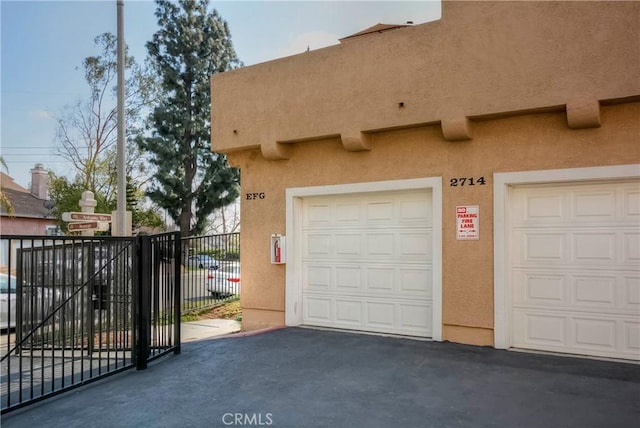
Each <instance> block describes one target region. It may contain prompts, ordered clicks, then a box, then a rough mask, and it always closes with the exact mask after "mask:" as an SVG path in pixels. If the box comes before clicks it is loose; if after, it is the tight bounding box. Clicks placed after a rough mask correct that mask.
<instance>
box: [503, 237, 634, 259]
mask: <svg viewBox="0 0 640 428" xmlns="http://www.w3.org/2000/svg"><path fill="white" fill-rule="evenodd" d="M600 229H601V228H591V229H586V228H579V229H578V228H576V229H575V230H573V231H565V232H562V231H560V230H558V231H548V230H539V229H537V228H534V229H533V230H522V229H520V228H519V229H516V230H513V231H512V234H511V237H512V242H514V245H513V247H512V248H513V252H512V266H514V267H527V266H531V267H536V266H539V265H540V264H541V263H543V264H545V266H548V267H552V266H567V265H569V266H576V265H581V266H585V267H587V268H588V267H594V268H601V267H610V266H612V265H619V266H620V268H625V267H626V268H629V267H632V268H633V267H637V266H638V264H639V263H640V233H636V232H627V231H625V230H622V229H621V230H613V231H611V230H610V229H611V228H607V229H609V230H607V231H605V230H600Z"/></svg>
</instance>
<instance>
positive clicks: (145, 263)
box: [136, 236, 151, 370]
mask: <svg viewBox="0 0 640 428" xmlns="http://www.w3.org/2000/svg"><path fill="white" fill-rule="evenodd" d="M137 240H138V245H136V249H137V254H136V257H137V259H138V281H137V284H136V288H137V291H138V302H137V303H138V305H137V306H138V308H137V320H136V324H137V329H138V334H137V341H138V343H137V344H136V348H137V350H138V352H137V354H136V369H137V370H144V369H146V368H147V360H148V359H149V354H150V349H149V337H150V335H149V333H150V332H149V330H150V323H151V238H150V237H149V236H139V237H138V238H137Z"/></svg>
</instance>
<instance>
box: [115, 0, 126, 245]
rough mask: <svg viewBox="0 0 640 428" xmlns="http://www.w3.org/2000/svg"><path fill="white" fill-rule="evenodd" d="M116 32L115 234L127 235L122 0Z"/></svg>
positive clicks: (121, 0) (119, 5)
mask: <svg viewBox="0 0 640 428" xmlns="http://www.w3.org/2000/svg"><path fill="white" fill-rule="evenodd" d="M116 5H117V12H118V14H117V26H118V28H117V34H118V44H117V49H118V55H117V61H118V64H117V69H118V75H117V77H118V94H117V97H118V100H117V101H118V106H117V108H118V143H117V153H116V173H117V176H118V180H117V192H118V200H117V206H116V209H117V210H116V217H117V221H116V230H115V231H112V233H113V232H115V235H116V236H127V235H129V234H130V231H127V229H128V228H127V213H126V210H127V169H126V163H125V138H126V134H125V116H124V113H125V111H124V110H125V106H124V102H125V91H124V90H125V87H124V85H125V83H124V68H125V52H124V0H117V1H116Z"/></svg>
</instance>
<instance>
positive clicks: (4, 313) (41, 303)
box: [0, 273, 61, 330]
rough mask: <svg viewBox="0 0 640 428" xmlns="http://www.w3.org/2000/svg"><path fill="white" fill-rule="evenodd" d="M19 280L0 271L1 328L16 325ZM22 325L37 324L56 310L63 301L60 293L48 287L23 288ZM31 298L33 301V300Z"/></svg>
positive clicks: (9, 327)
mask: <svg viewBox="0 0 640 428" xmlns="http://www.w3.org/2000/svg"><path fill="white" fill-rule="evenodd" d="M17 285H18V280H17V278H16V277H15V276H13V275H7V274H6V273H0V329H2V330H5V329H11V328H15V327H16V313H17V310H18V308H17V301H18V300H17V294H16V293H17V288H18V287H17ZM22 293H23V297H22V298H23V299H26V300H25V301H23V313H22V317H23V318H22V325H27V326H34V327H35V326H36V325H37V324H39V323H40V322H42V321H43V320H45V319H47V317H49V315H50V314H51V313H52V312H53V311H54V305H55V304H59V303H60V301H61V297H60V293H59V292H54V291H53V290H52V289H50V288H47V287H29V286H24V288H23V291H22ZM31 299H32V300H33V302H31Z"/></svg>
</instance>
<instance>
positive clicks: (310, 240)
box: [301, 190, 433, 337]
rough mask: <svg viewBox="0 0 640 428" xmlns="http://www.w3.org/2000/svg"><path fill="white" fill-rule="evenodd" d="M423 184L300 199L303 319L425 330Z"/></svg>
mask: <svg viewBox="0 0 640 428" xmlns="http://www.w3.org/2000/svg"><path fill="white" fill-rule="evenodd" d="M431 213H432V197H431V192H430V191H427V190H420V191H417V190H416V191H402V192H386V193H368V194H356V195H353V194H349V195H339V196H318V197H309V198H304V199H303V224H302V237H303V238H302V243H303V249H302V250H303V254H302V275H301V278H302V323H303V324H306V325H313V326H324V327H334V328H342V329H352V330H361V331H371V332H380V333H393V334H402V335H410V336H421V337H431V335H432V314H433V312H432V311H433V299H432V281H433V275H432V270H433V269H432V241H433V236H432V219H431V215H432V214H431Z"/></svg>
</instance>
